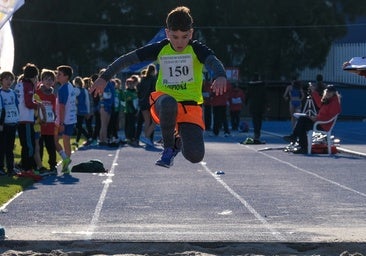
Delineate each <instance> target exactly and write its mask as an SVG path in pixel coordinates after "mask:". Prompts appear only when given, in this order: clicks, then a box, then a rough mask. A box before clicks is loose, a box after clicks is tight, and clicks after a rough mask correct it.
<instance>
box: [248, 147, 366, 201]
mask: <svg viewBox="0 0 366 256" xmlns="http://www.w3.org/2000/svg"><path fill="white" fill-rule="evenodd" d="M246 147H247V148H248V149H250V150H253V151H256V152H257V153H259V154H262V155H264V156H266V157H268V158H271V159H273V160H276V161H277V162H280V163H283V164H286V165H288V166H290V167H292V168H294V169H296V170H298V171H301V172H304V173H307V174H309V175H312V176H314V177H316V178H318V179H321V180H323V181H326V182H328V183H330V184H333V185H335V186H337V187H340V188H343V189H345V190H348V191H350V192H353V193H356V194H358V195H360V196H363V197H366V194H365V193H362V192H360V191H357V190H355V189H353V188H350V187H347V186H345V185H342V184H340V183H338V182H336V181H333V180H330V179H327V178H325V177H323V176H320V175H319V174H316V173H313V172H311V171H308V170H305V169H302V168H300V167H298V166H296V165H293V164H291V163H289V162H286V161H284V160H281V159H279V158H277V157H274V156H271V155H268V154H266V153H264V152H262V151H257V150H256V149H253V148H251V147H249V146H246Z"/></svg>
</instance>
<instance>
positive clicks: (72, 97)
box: [0, 63, 155, 176]
mask: <svg viewBox="0 0 366 256" xmlns="http://www.w3.org/2000/svg"><path fill="white" fill-rule="evenodd" d="M103 71H104V70H101V72H103ZM145 71H146V73H145V72H142V74H141V77H140V76H138V75H133V76H131V77H129V78H128V79H126V82H125V88H122V82H121V80H120V79H119V78H112V79H110V81H109V82H108V84H109V85H108V86H107V87H106V88H105V89H104V91H103V93H102V94H101V95H100V96H97V97H94V96H93V95H92V94H91V93H90V91H89V89H90V87H91V86H92V84H93V81H94V80H95V79H96V78H97V77H98V75H97V74H96V75H93V76H91V77H84V78H82V77H80V76H76V77H75V78H74V79H73V80H71V78H72V76H73V70H72V68H71V67H70V66H67V65H62V66H59V67H57V69H56V71H54V70H50V69H42V71H41V72H39V69H38V67H37V66H36V65H34V64H31V63H28V64H26V65H25V66H24V67H23V74H22V75H21V76H19V78H18V80H17V81H16V83H15V75H14V74H13V73H12V72H9V71H4V72H2V73H1V74H0V86H1V89H0V113H1V116H0V143H1V145H2V146H1V147H0V176H1V175H6V174H7V175H9V176H14V175H19V174H20V173H21V172H27V173H29V172H32V173H34V174H36V175H39V174H41V175H42V174H57V160H56V156H57V154H59V155H60V157H61V158H62V170H61V172H62V173H64V174H68V173H70V168H69V165H70V163H71V158H70V156H71V150H72V145H74V146H77V147H78V146H79V143H80V139H81V137H82V136H84V137H85V142H84V145H100V146H106V145H107V146H109V145H113V146H114V145H119V143H120V139H119V135H118V131H119V129H120V114H121V112H122V111H123V113H124V117H125V120H124V125H125V126H124V130H125V136H126V142H127V143H129V144H131V145H138V140H139V138H140V136H139V134H140V133H141V131H142V127H144V128H145V130H144V136H143V138H148V139H146V140H145V141H144V142H145V143H146V144H149V145H153V138H152V136H153V130H154V127H155V124H154V122H153V121H152V119H151V117H150V116H149V113H150V112H149V106H147V105H146V102H147V104H149V95H150V93H151V91H154V90H155V66H154V65H153V64H151V65H149V67H148V68H147V69H146V70H145ZM39 79H40V80H39ZM138 86H140V89H139V90H137V87H138ZM139 109H141V111H138V110H139ZM146 112H147V113H146ZM143 122H145V123H144V124H143ZM16 132H18V137H19V141H20V144H21V161H20V163H14V143H15V139H16ZM73 135H75V142H74V143H71V136H73ZM60 139H62V144H61V143H60V142H59V141H61V140H60ZM44 148H45V149H46V150H47V153H48V164H49V168H46V167H44V166H43V165H42V158H43V150H44ZM15 166H16V168H15Z"/></svg>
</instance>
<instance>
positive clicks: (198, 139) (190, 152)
mask: <svg viewBox="0 0 366 256" xmlns="http://www.w3.org/2000/svg"><path fill="white" fill-rule="evenodd" d="M179 135H180V137H181V140H182V154H183V156H184V157H185V158H186V159H187V160H188V161H190V162H192V163H198V162H200V161H202V159H203V157H204V155H205V145H204V140H203V129H202V128H201V127H200V126H198V125H196V124H192V123H180V124H179Z"/></svg>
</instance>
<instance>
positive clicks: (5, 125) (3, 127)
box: [0, 71, 19, 176]
mask: <svg viewBox="0 0 366 256" xmlns="http://www.w3.org/2000/svg"><path fill="white" fill-rule="evenodd" d="M14 80H15V76H14V74H13V73H12V72H9V71H4V72H2V73H1V74H0V84H1V89H0V144H1V146H0V175H5V174H6V173H5V170H4V158H5V159H6V169H7V174H8V176H14V175H16V173H15V172H14V143H15V134H16V129H17V124H18V121H19V109H18V97H17V95H16V94H15V92H14V91H13V90H12V89H11V85H12V84H13V82H14Z"/></svg>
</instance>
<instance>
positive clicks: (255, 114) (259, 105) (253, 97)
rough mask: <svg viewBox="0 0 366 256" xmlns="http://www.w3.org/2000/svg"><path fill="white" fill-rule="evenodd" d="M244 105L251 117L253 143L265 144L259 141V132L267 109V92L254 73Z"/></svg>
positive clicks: (257, 75)
mask: <svg viewBox="0 0 366 256" xmlns="http://www.w3.org/2000/svg"><path fill="white" fill-rule="evenodd" d="M246 103H247V104H248V106H249V112H250V114H251V116H252V123H253V130H254V138H253V143H254V144H263V143H265V142H264V141H261V130H262V121H263V115H264V113H265V111H266V107H267V92H266V85H265V83H264V82H263V81H262V80H261V78H260V76H259V74H258V73H255V74H254V75H253V78H252V80H251V81H250V82H249V85H248V91H247V94H246Z"/></svg>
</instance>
